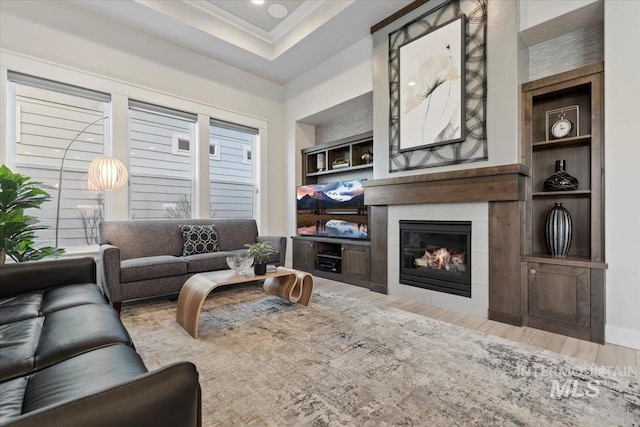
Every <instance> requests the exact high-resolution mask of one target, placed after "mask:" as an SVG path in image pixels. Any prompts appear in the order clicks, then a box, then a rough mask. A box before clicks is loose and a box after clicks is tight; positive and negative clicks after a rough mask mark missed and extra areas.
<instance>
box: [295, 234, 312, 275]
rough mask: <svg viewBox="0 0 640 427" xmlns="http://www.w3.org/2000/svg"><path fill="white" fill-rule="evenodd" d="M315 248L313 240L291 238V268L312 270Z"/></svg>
mask: <svg viewBox="0 0 640 427" xmlns="http://www.w3.org/2000/svg"><path fill="white" fill-rule="evenodd" d="M315 258H316V254H315V249H314V246H313V242H310V241H308V240H298V239H294V240H293V268H295V269H297V270H302V271H307V272H312V271H313V270H314V269H315Z"/></svg>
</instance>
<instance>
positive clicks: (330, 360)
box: [122, 285, 640, 426]
mask: <svg viewBox="0 0 640 427" xmlns="http://www.w3.org/2000/svg"><path fill="white" fill-rule="evenodd" d="M175 315H176V302H175V301H173V302H171V301H165V300H157V301H150V302H145V303H142V304H136V305H129V306H125V307H123V313H122V319H123V321H124V323H125V325H126V326H127V328H128V329H129V331H130V333H131V335H132V337H133V340H134V342H135V344H136V348H137V349H138V351H139V352H140V353H141V355H142V357H143V359H144V361H145V363H146V364H147V366H148V367H149V369H155V368H157V367H160V366H162V365H165V364H167V363H170V362H174V361H179V360H190V361H192V362H194V363H195V364H196V366H197V367H198V370H199V372H200V383H201V386H202V404H203V414H202V415H203V424H204V425H206V426H218V425H220V426H231V425H233V426H239V425H250V426H284V425H314V426H325V425H327V426H338V425H356V426H381V425H382V426H391V425H420V426H425V425H436V426H439V425H482V426H487V425H492V426H493V425H498V426H500V425H532V426H540V425H576V426H605V425H606V426H613V425H625V426H632V425H636V426H637V425H639V423H640V381H639V378H638V376H637V372H636V373H634V372H629V370H627V371H621V370H612V369H603V368H600V369H599V368H598V367H596V365H593V364H590V363H586V362H581V361H578V360H575V359H570V358H567V357H564V356H561V355H558V354H555V353H551V352H548V351H545V350H541V349H535V348H533V347H528V346H524V345H519V344H517V343H513V342H510V341H506V340H504V339H502V338H499V337H494V336H490V335H486V334H482V333H479V332H475V331H471V330H468V329H465V328H462V327H458V326H455V325H450V324H447V323H443V322H440V321H438V320H433V319H429V318H426V317H423V316H419V315H414V314H412V313H407V312H403V311H400V310H396V309H393V308H386V307H382V306H380V305H377V304H374V303H370V302H367V301H362V300H356V299H353V298H349V297H345V296H342V295H338V294H335V293H332V292H329V291H327V290H322V289H320V290H316V292H315V294H314V296H313V299H312V301H311V304H310V305H309V307H304V306H300V305H292V304H290V303H288V302H286V301H284V300H281V299H279V298H277V297H274V296H271V295H266V294H265V293H264V292H262V290H261V289H260V288H259V287H257V286H255V285H243V286H240V287H236V288H230V289H224V290H221V292H214V293H213V294H212V295H211V296H210V297H209V298H208V299H207V300H206V302H205V304H204V307H203V312H202V316H201V318H200V339H198V340H194V339H193V338H191V336H190V335H188V334H187V333H186V332H185V331H184V330H183V329H182V328H181V327H180V326H179V325H178V324H177V323H176V321H175ZM634 423H635V424H634Z"/></svg>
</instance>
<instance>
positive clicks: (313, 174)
mask: <svg viewBox="0 0 640 427" xmlns="http://www.w3.org/2000/svg"><path fill="white" fill-rule="evenodd" d="M371 168H373V163H369V164H366V165H355V166H349V167H344V168H339V169H331V170H328V171H321V172H312V173H308V174H307V176H322V175H331V174H334V173H342V172H347V171H353V170H359V169H371Z"/></svg>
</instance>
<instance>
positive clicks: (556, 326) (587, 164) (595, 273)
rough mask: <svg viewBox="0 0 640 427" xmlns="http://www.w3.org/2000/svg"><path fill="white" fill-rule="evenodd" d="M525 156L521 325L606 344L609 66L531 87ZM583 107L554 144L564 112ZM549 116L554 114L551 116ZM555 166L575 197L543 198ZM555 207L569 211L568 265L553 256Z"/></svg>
mask: <svg viewBox="0 0 640 427" xmlns="http://www.w3.org/2000/svg"><path fill="white" fill-rule="evenodd" d="M522 92H523V97H522V100H523V117H524V123H523V137H522V138H523V139H522V142H523V153H524V156H525V163H526V164H527V165H528V166H529V167H530V171H531V173H530V177H529V178H528V179H527V181H528V182H527V194H529V195H530V196H529V197H527V199H526V202H525V208H524V210H523V224H524V232H525V240H524V252H523V255H522V257H521V270H522V274H521V276H522V281H523V283H522V289H523V291H524V292H523V294H524V295H525V296H526V298H525V300H526V307H523V309H524V313H522V314H523V316H522V319H523V322H522V323H523V324H524V325H528V326H532V327H535V328H540V329H546V330H549V331H552V332H556V333H561V334H564V335H569V336H574V337H577V338H580V339H585V340H591V341H595V342H600V343H603V342H604V269H605V268H606V263H605V257H604V227H603V223H604V222H603V204H604V195H603V188H604V186H603V179H604V178H603V177H604V162H603V152H604V148H603V109H602V102H603V66H602V64H595V65H591V66H587V67H583V68H580V69H577V70H573V71H569V72H566V73H561V74H557V75H554V76H551V77H547V78H544V79H540V80H536V81H533V82H530V83H526V84H524V85H523V87H522ZM574 106H577V107H578V108H577V110H578V111H579V114H576V115H575V116H574V117H572V120H573V122H572V125H573V126H572V129H571V134H570V135H569V136H568V137H565V138H560V139H552V137H550V136H549V135H550V126H552V124H553V122H554V121H555V120H558V117H556V115H557V113H555V112H557V111H558V110H561V111H562V110H563V109H565V108H566V109H567V110H570V109H571V108H573V107H574ZM550 112H554V113H553V115H551V114H550ZM557 160H564V161H565V162H566V172H567V173H568V174H570V175H572V176H574V177H575V178H577V179H578V188H577V189H576V190H571V191H544V181H545V180H546V179H547V178H548V177H549V176H551V175H552V174H553V173H554V172H555V164H556V161H557ZM555 203H562V205H563V206H564V207H565V208H566V209H567V210H568V211H569V213H570V214H571V218H572V225H573V233H572V240H571V247H570V250H569V253H568V255H567V257H565V258H554V257H552V256H551V255H549V252H548V249H547V241H546V225H545V222H546V216H547V213H548V212H549V210H550V209H551V208H552V207H553V206H554V204H555Z"/></svg>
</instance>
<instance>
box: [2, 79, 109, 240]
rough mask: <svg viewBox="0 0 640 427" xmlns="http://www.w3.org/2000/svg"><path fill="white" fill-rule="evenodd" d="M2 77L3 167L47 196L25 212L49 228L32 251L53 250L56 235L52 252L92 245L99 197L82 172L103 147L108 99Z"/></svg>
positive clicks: (80, 90)
mask: <svg viewBox="0 0 640 427" xmlns="http://www.w3.org/2000/svg"><path fill="white" fill-rule="evenodd" d="M8 77H9V81H10V84H9V97H8V99H9V108H10V111H12V112H15V120H12V122H13V123H15V126H14V129H15V132H14V138H10V139H9V141H8V144H9V146H8V147H7V149H8V150H7V152H8V156H7V163H8V166H9V167H10V168H11V169H12V170H13V171H14V172H17V173H20V174H22V175H25V176H28V177H30V178H32V179H33V180H35V181H39V182H42V183H43V187H44V189H45V191H47V192H48V193H49V195H50V196H51V200H50V201H49V202H47V203H45V204H43V205H42V206H41V209H29V210H27V214H28V215H32V216H34V217H36V218H37V219H38V221H39V222H40V225H44V226H47V227H50V229H48V230H40V231H38V232H37V234H36V237H37V239H36V243H37V246H40V245H46V246H54V245H55V240H56V231H57V236H58V247H61V248H66V249H67V250H70V249H72V248H77V247H85V246H90V245H96V244H97V243H98V226H99V223H100V221H101V220H102V219H103V218H104V197H103V195H102V193H101V192H96V191H92V190H91V189H89V188H88V184H87V169H88V167H89V164H90V163H91V161H93V160H94V159H96V158H97V157H100V156H103V155H104V153H105V151H106V149H107V148H108V145H109V139H110V138H109V134H108V129H109V119H108V115H109V109H110V105H109V103H110V96H109V95H108V94H104V93H100V92H94V91H91V90H87V89H84V88H79V87H75V86H70V85H65V84H62V83H58V82H53V81H50V80H45V79H40V78H37V77H33V76H27V75H24V74H19V73H14V72H9V73H8ZM92 123H93V124H92ZM85 127H86V129H84V128H85ZM83 129H84V131H83ZM76 137H77V139H76V140H75V142H73V143H71V142H72V141H73V140H74V138H76ZM67 148H68V151H67V153H66V157H64V154H65V150H66V149H67ZM63 157H64V168H63V170H62V186H61V187H60V184H59V177H60V170H61V168H62V162H63ZM58 197H60V216H59V221H58V229H57V230H56V229H55V226H56V217H57V202H58Z"/></svg>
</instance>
